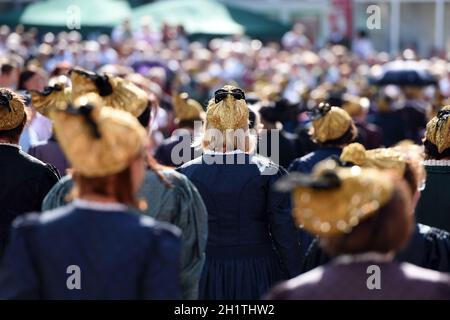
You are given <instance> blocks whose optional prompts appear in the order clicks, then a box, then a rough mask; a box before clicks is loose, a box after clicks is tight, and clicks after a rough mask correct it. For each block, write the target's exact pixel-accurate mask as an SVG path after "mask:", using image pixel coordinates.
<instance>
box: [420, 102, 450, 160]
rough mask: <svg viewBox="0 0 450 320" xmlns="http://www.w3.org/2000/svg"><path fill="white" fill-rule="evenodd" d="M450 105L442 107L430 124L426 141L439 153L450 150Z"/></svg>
mask: <svg viewBox="0 0 450 320" xmlns="http://www.w3.org/2000/svg"><path fill="white" fill-rule="evenodd" d="M449 120H450V105H448V106H444V107H442V109H441V110H439V111H438V113H437V115H436V116H435V117H433V118H432V119H431V120H430V121H429V122H428V123H427V128H426V133H425V139H426V140H428V141H429V142H431V143H432V144H434V145H435V146H436V147H437V149H438V152H439V153H441V152H443V151H444V150H445V149H447V148H450V121H449Z"/></svg>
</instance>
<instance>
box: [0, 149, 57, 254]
mask: <svg viewBox="0 0 450 320" xmlns="http://www.w3.org/2000/svg"><path fill="white" fill-rule="evenodd" d="M58 178H59V175H58V172H57V171H56V169H54V168H53V167H52V166H51V165H47V164H45V163H43V162H42V161H40V160H38V159H36V158H34V157H32V156H30V155H29V154H27V153H25V152H23V151H21V149H20V148H19V146H15V145H7V144H0V184H1V187H0V256H1V254H2V251H3V248H4V247H5V245H6V241H7V239H8V233H9V228H10V226H11V222H12V221H13V220H14V219H15V218H16V217H17V216H18V215H20V214H22V213H26V212H31V211H41V205H42V200H43V199H44V197H45V195H46V194H47V192H48V191H49V190H50V189H51V188H52V187H53V185H54V184H55V183H56V182H58Z"/></svg>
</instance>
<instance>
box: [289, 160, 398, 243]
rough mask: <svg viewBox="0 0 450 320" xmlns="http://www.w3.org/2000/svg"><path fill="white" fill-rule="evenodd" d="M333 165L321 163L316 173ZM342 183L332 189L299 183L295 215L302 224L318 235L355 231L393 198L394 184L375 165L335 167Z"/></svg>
mask: <svg viewBox="0 0 450 320" xmlns="http://www.w3.org/2000/svg"><path fill="white" fill-rule="evenodd" d="M327 170H330V167H329V165H323V163H319V164H318V165H317V166H316V167H315V169H314V172H313V176H315V177H320V176H321V175H323V174H324V173H325V172H326V171H327ZM332 170H333V171H334V172H335V173H336V174H337V176H338V177H339V179H340V181H341V185H340V186H338V187H335V188H330V189H318V188H312V187H303V186H299V187H296V188H294V190H293V203H294V208H293V215H294V219H295V221H296V223H297V225H299V226H303V227H304V228H305V229H306V230H307V231H308V232H310V233H312V234H315V235H318V236H333V235H338V234H343V233H349V232H351V230H352V228H354V227H355V226H357V225H358V224H359V223H360V222H361V221H363V220H364V219H367V218H368V217H370V216H372V215H373V214H374V213H376V211H377V210H378V209H379V208H380V207H382V206H383V205H385V204H386V203H387V202H388V201H389V200H390V199H391V197H392V194H393V189H394V185H393V183H392V180H391V179H390V178H389V177H388V176H387V175H386V174H385V173H383V172H382V171H380V170H376V169H372V168H361V167H359V166H353V167H351V168H342V167H339V168H334V169H332Z"/></svg>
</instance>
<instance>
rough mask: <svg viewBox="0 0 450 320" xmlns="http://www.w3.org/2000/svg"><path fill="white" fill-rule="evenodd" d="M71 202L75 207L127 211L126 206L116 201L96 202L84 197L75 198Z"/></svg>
mask: <svg viewBox="0 0 450 320" xmlns="http://www.w3.org/2000/svg"><path fill="white" fill-rule="evenodd" d="M72 204H73V205H74V206H75V207H76V208H80V209H91V210H96V211H128V207H127V206H126V205H125V204H123V203H118V202H98V201H92V200H85V199H75V200H74V201H73V202H72Z"/></svg>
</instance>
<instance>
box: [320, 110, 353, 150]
mask: <svg viewBox="0 0 450 320" xmlns="http://www.w3.org/2000/svg"><path fill="white" fill-rule="evenodd" d="M351 124H352V118H351V117H350V115H349V114H348V113H347V112H346V111H345V110H343V109H341V108H339V107H331V109H330V111H328V112H327V113H326V114H325V115H324V116H323V117H321V118H319V119H316V120H314V121H313V128H314V132H313V137H314V138H315V139H316V140H317V141H319V142H321V143H323V142H327V141H330V140H335V139H338V138H340V137H342V136H343V135H344V133H346V132H347V130H348V129H349V128H350V125H351Z"/></svg>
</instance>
